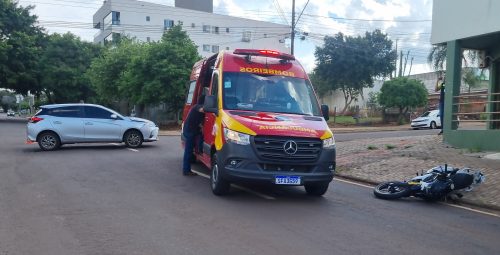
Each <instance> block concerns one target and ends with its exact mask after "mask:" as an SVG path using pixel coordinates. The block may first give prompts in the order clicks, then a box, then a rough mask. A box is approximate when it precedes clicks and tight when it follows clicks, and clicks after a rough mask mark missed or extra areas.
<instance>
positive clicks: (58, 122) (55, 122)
mask: <svg viewBox="0 0 500 255" xmlns="http://www.w3.org/2000/svg"><path fill="white" fill-rule="evenodd" d="M53 123H54V124H62V122H60V121H54V122H53Z"/></svg>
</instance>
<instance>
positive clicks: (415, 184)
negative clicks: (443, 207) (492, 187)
mask: <svg viewBox="0 0 500 255" xmlns="http://www.w3.org/2000/svg"><path fill="white" fill-rule="evenodd" d="M484 181H485V177H484V175H483V174H482V173H481V172H480V171H473V170H472V169H470V168H462V169H459V168H453V167H451V166H448V165H444V166H438V167H434V168H432V169H429V170H428V171H427V172H426V173H425V174H424V173H421V174H420V175H419V174H418V173H417V176H416V177H414V178H412V179H411V180H410V181H408V182H406V181H405V182H399V181H391V182H383V183H381V184H379V185H377V186H376V187H375V189H374V190H373V194H374V195H375V196H376V197H378V198H382V199H398V198H402V197H410V196H414V197H419V198H423V199H425V200H429V201H436V200H440V199H443V198H448V197H451V198H454V197H458V198H461V197H462V196H463V194H462V192H463V191H466V192H468V191H471V190H472V189H473V188H474V187H475V186H477V185H479V184H481V183H483V182H484Z"/></svg>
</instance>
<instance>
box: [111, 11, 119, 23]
mask: <svg viewBox="0 0 500 255" xmlns="http://www.w3.org/2000/svg"><path fill="white" fill-rule="evenodd" d="M111 13H112V16H113V17H112V18H113V25H120V12H115V11H113V12H111Z"/></svg>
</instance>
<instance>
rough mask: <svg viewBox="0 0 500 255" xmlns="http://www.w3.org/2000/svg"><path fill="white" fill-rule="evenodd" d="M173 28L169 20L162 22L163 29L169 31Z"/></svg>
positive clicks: (172, 22) (172, 23)
mask: <svg viewBox="0 0 500 255" xmlns="http://www.w3.org/2000/svg"><path fill="white" fill-rule="evenodd" d="M173 26H174V21H173V20H170V19H165V20H163V29H165V30H166V29H169V28H171V27H173Z"/></svg>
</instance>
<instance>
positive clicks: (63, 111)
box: [49, 106, 81, 118]
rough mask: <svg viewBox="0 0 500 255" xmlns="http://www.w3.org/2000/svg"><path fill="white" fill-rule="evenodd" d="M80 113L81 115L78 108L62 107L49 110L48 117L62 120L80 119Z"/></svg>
mask: <svg viewBox="0 0 500 255" xmlns="http://www.w3.org/2000/svg"><path fill="white" fill-rule="evenodd" d="M80 113H81V107H80V106H64V107H58V108H52V109H50V113H49V115H51V116H54V117H63V118H80V117H81V114H80Z"/></svg>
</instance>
